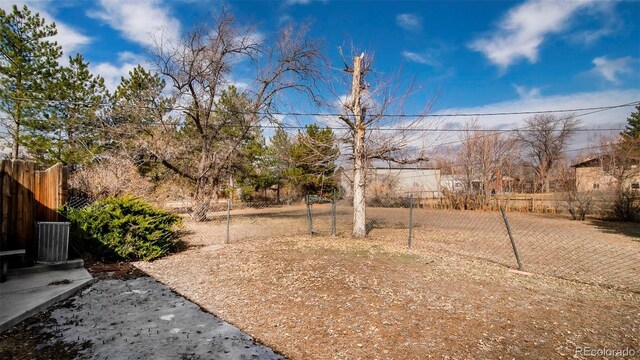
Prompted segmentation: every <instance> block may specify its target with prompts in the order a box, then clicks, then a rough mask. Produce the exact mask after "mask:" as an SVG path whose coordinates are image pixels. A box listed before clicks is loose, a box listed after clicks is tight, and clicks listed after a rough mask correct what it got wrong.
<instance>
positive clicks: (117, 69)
mask: <svg viewBox="0 0 640 360" xmlns="http://www.w3.org/2000/svg"><path fill="white" fill-rule="evenodd" d="M145 62H146V59H145V58H144V57H143V56H141V55H138V54H134V53H132V52H129V51H124V52H121V53H118V64H113V63H109V62H102V63H97V64H95V65H91V66H90V70H91V72H92V73H94V74H97V75H100V76H102V77H103V78H104V84H105V86H106V87H107V89H109V91H114V90H115V89H116V88H117V87H118V85H119V84H120V80H121V79H122V77H127V76H128V75H129V72H130V71H132V70H133V69H134V68H135V67H136V66H138V65H143V66H144V64H145Z"/></svg>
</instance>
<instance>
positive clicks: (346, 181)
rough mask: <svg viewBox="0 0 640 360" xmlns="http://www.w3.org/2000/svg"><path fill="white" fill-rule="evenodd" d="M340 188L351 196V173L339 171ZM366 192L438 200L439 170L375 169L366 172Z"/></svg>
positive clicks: (439, 192)
mask: <svg viewBox="0 0 640 360" xmlns="http://www.w3.org/2000/svg"><path fill="white" fill-rule="evenodd" d="M338 172H339V173H340V187H341V188H342V189H343V192H344V194H345V196H346V197H351V196H353V188H352V185H351V178H352V176H353V175H352V172H351V171H348V170H344V169H339V170H338ZM367 184H368V185H367V191H368V193H369V194H370V195H372V196H375V195H376V193H381V192H384V193H387V194H390V195H392V196H398V197H406V196H409V194H413V195H414V196H415V197H420V198H439V197H441V196H442V192H441V190H442V186H441V178H440V169H435V168H415V167H414V168H409V167H376V168H370V169H369V170H368V171H367Z"/></svg>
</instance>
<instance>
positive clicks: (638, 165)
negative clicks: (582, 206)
mask: <svg viewBox="0 0 640 360" xmlns="http://www.w3.org/2000/svg"><path fill="white" fill-rule="evenodd" d="M571 167H572V168H574V169H575V181H576V189H577V190H578V191H594V190H595V191H607V190H613V189H614V188H615V187H616V186H618V178H617V177H616V176H615V174H616V173H619V172H621V167H620V165H617V164H616V162H615V161H614V160H612V158H611V156H608V155H605V156H600V157H596V158H589V159H586V160H583V161H580V162H578V163H576V164H573V165H571ZM625 167H626V169H625V172H626V175H625V176H624V180H623V184H622V187H623V189H625V190H629V189H631V190H636V191H640V159H635V158H634V159H630V160H627V161H626V164H625Z"/></svg>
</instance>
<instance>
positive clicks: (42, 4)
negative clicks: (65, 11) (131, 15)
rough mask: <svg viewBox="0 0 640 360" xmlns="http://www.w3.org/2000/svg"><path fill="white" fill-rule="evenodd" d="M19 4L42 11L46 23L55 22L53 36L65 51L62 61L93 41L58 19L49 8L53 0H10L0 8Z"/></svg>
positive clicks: (35, 10)
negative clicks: (54, 33)
mask: <svg viewBox="0 0 640 360" xmlns="http://www.w3.org/2000/svg"><path fill="white" fill-rule="evenodd" d="M14 4H15V5H17V6H18V7H19V8H22V7H23V6H24V5H26V6H27V7H28V8H29V9H30V10H31V12H32V13H34V14H35V13H40V16H41V17H43V18H44V19H45V21H46V23H48V24H49V23H51V22H55V23H56V29H58V34H57V35H56V36H54V37H53V40H54V41H57V42H58V44H59V45H60V46H62V51H63V52H64V56H63V58H62V59H61V61H62V62H63V63H64V62H67V58H68V56H69V55H74V53H75V52H77V51H78V50H79V49H81V48H82V47H83V46H85V45H88V44H90V43H91V38H90V37H88V36H86V35H84V34H82V33H81V32H80V31H79V30H77V29H75V28H73V27H72V26H69V25H67V24H65V23H63V22H61V21H59V20H58V19H56V18H55V17H54V16H53V15H51V12H50V11H49V10H51V9H50V7H51V4H52V3H51V2H48V1H9V2H0V8H2V9H3V10H5V11H11V8H12V6H13V5H14Z"/></svg>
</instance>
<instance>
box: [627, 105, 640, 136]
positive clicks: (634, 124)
mask: <svg viewBox="0 0 640 360" xmlns="http://www.w3.org/2000/svg"><path fill="white" fill-rule="evenodd" d="M627 122H628V123H629V125H627V127H626V128H625V130H624V132H623V135H625V136H628V137H631V138H634V139H638V138H640V104H638V105H636V111H635V112H632V113H631V115H630V116H629V117H628V118H627Z"/></svg>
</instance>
